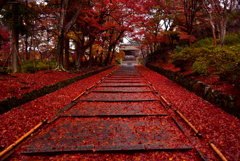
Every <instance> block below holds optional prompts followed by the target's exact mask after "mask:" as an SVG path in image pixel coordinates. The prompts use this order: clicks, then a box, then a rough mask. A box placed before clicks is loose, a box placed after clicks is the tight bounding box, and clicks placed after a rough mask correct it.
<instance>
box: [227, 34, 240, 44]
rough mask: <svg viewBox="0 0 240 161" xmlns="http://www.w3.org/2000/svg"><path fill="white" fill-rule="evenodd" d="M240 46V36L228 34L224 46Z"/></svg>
mask: <svg viewBox="0 0 240 161" xmlns="http://www.w3.org/2000/svg"><path fill="white" fill-rule="evenodd" d="M236 44H240V35H239V34H228V35H226V38H225V41H224V45H230V46H232V45H236Z"/></svg>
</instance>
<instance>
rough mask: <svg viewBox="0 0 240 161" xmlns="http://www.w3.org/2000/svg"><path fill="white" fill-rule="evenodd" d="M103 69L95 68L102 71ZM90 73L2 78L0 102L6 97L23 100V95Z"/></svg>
mask: <svg viewBox="0 0 240 161" xmlns="http://www.w3.org/2000/svg"><path fill="white" fill-rule="evenodd" d="M101 68H102V67H98V68H95V70H100V69H101ZM88 72H90V70H89V71H86V72H79V73H67V72H63V71H56V70H43V71H38V72H36V73H33V74H29V73H15V74H14V76H11V75H1V76H0V89H1V90H0V100H2V99H4V98H5V97H12V96H16V97H17V98H21V96H22V94H23V93H26V92H30V91H33V90H35V89H40V88H42V87H44V86H47V85H51V84H54V83H57V82H60V81H63V80H66V79H70V78H73V77H76V76H79V75H82V74H86V73H88Z"/></svg>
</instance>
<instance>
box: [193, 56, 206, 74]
mask: <svg viewBox="0 0 240 161" xmlns="http://www.w3.org/2000/svg"><path fill="white" fill-rule="evenodd" d="M208 65H209V61H207V60H206V59H205V58H203V57H199V58H197V59H196V61H195V62H194V63H193V65H192V68H193V71H194V72H197V73H199V74H200V75H208V73H209V71H208Z"/></svg>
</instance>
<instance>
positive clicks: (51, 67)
mask: <svg viewBox="0 0 240 161" xmlns="http://www.w3.org/2000/svg"><path fill="white" fill-rule="evenodd" d="M46 63H47V62H46ZM47 64H48V63H47ZM56 67H57V66H56V61H55V60H50V61H49V69H55V68H56Z"/></svg>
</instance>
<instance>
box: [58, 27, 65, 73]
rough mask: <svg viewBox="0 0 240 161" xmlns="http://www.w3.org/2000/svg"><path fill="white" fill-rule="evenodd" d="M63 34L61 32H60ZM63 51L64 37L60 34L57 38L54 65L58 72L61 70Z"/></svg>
mask: <svg viewBox="0 0 240 161" xmlns="http://www.w3.org/2000/svg"><path fill="white" fill-rule="evenodd" d="M61 33H63V31H62V32H61ZM63 49H64V36H63V34H60V35H59V36H58V44H57V55H56V60H57V61H56V63H57V68H56V69H58V70H63V69H64V68H63Z"/></svg>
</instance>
